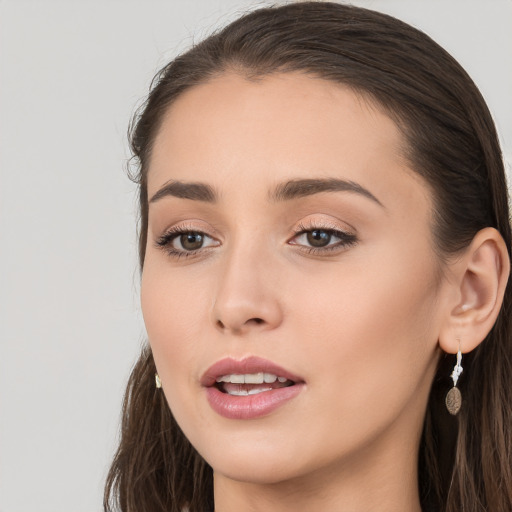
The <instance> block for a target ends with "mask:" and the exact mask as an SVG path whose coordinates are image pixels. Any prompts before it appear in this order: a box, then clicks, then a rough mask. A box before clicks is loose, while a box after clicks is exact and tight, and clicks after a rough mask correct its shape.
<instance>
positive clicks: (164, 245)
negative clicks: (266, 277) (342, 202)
mask: <svg viewBox="0 0 512 512" xmlns="http://www.w3.org/2000/svg"><path fill="white" fill-rule="evenodd" d="M313 231H322V232H324V233H327V234H328V235H330V236H331V237H332V236H334V237H336V238H339V239H340V241H339V242H336V243H334V244H329V245H327V246H325V247H308V246H305V245H302V244H297V243H291V244H290V245H295V246H297V247H298V248H299V250H301V251H304V252H307V253H308V254H319V255H321V254H326V253H329V252H333V251H340V249H345V248H348V247H352V246H353V245H355V244H356V243H357V242H358V238H357V236H356V235H354V234H352V233H347V232H345V231H340V230H339V229H337V228H335V227H331V226H325V225H324V226H321V225H309V226H306V225H304V224H299V226H298V227H297V230H296V231H295V233H294V235H293V237H292V238H291V240H294V239H296V238H298V237H300V236H302V235H305V234H307V233H311V232H313ZM186 234H196V235H202V236H204V237H207V238H211V239H213V237H211V236H210V235H208V234H207V233H205V232H203V231H199V230H197V229H194V228H193V227H187V226H179V227H172V228H170V229H168V230H167V231H166V232H165V233H164V234H163V235H161V236H160V237H159V238H158V239H157V240H156V246H157V247H159V248H161V249H163V250H165V252H166V253H167V254H168V255H169V256H171V257H172V258H176V259H180V258H190V257H194V256H199V255H200V254H201V253H203V252H205V251H208V250H210V247H209V246H207V247H201V248H199V249H196V250H190V251H187V250H182V249H175V248H174V247H173V246H172V242H173V241H174V240H176V238H178V237H180V236H182V235H186ZM288 243H290V242H288ZM216 246H217V245H214V246H213V247H216Z"/></svg>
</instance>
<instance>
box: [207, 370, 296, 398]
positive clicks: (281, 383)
mask: <svg viewBox="0 0 512 512" xmlns="http://www.w3.org/2000/svg"><path fill="white" fill-rule="evenodd" d="M294 384H295V382H294V381H292V380H290V379H288V378H286V377H283V376H279V375H275V374H273V373H264V372H258V373H245V374H240V373H232V374H228V375H222V376H220V377H217V378H216V379H215V384H214V386H215V387H216V388H217V389H218V390H219V391H221V392H222V393H226V394H228V395H231V396H249V395H258V394H260V393H266V392H268V391H272V390H274V389H280V388H287V387H290V386H293V385H294Z"/></svg>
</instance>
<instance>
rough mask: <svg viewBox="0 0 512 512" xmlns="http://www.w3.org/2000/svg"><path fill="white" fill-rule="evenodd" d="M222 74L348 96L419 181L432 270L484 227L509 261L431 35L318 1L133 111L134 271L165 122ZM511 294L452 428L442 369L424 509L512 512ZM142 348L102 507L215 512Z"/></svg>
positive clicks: (168, 70) (506, 226)
mask: <svg viewBox="0 0 512 512" xmlns="http://www.w3.org/2000/svg"><path fill="white" fill-rule="evenodd" d="M226 71H235V72H237V73H240V74H242V75H243V76H245V77H246V78H247V79H249V80H252V79H255V78H258V77H262V76H265V75H268V74H270V73H275V72H288V71H301V72H304V73H308V74H312V75H314V76H317V77H321V78H323V79H326V80H330V81H333V82H336V83H340V84H344V85H345V86H349V87H351V88H352V89H354V90H355V91H357V92H358V93H360V94H363V95H365V96H367V97H369V98H370V99H371V100H372V101H374V102H375V103H376V104H377V105H380V107H381V108H383V109H384V111H386V112H387V113H388V114H389V115H390V116H391V117H392V118H393V119H394V121H395V122H396V123H397V125H398V127H399V128H400V130H401V132H402V134H403V138H404V140H405V143H406V144H405V146H406V147H405V149H404V151H405V154H406V157H407V158H408V160H409V163H410V166H411V168H412V169H414V170H415V171H416V172H417V173H418V174H420V175H421V176H422V177H423V178H424V179H425V180H426V182H427V183H428V184H429V186H430V188H431V190H432V194H433V200H434V220H433V226H432V229H433V233H434V236H435V244H436V250H437V253H438V255H439V258H441V260H443V259H446V257H447V256H449V255H450V254H454V253H456V252H458V251H460V250H462V249H464V248H465V247H467V245H468V244H469V243H470V241H471V240H472V238H473V237H474V235H475V234H476V233H477V231H479V230H480V229H482V228H484V227H487V226H492V227H495V228H496V229H497V230H498V231H499V232H500V233H501V235H502V236H503V238H504V240H505V243H506V245H507V247H508V251H509V256H510V247H511V233H510V219H509V210H508V199H507V186H506V181H505V173H504V168H503V160H502V156H501V152H500V147H499V143H498V139H497V135H496V130H495V127H494V124H493V121H492V119H491V116H490V114H489V111H488V109H487V106H486V104H485V102H484V100H483V98H482V97H481V95H480V93H479V91H478V89H477V87H476V86H475V84H474V83H473V82H472V80H471V79H470V78H469V76H468V75H467V74H466V72H465V71H464V70H463V69H462V68H461V66H460V65H459V64H458V63H457V62H456V61H455V60H454V59H453V58H452V57H451V56H450V55H449V54H448V53H447V52H446V51H445V50H443V49H442V48H441V47H440V46H439V45H437V44H436V43H435V42H434V41H432V40H431V39H430V38H429V37H428V36H427V35H425V34H424V33H422V32H420V31H419V30H416V29H414V28H412V27H410V26H409V25H407V24H405V23H403V22H401V21H399V20H397V19H395V18H392V17H390V16H387V15H385V14H381V13H377V12H373V11H370V10H366V9H362V8H357V7H353V6H347V5H340V4H335V3H328V2H299V3H292V4H289V5H284V6H280V7H271V8H262V9H259V10H257V11H254V12H251V13H249V14H246V15H244V16H242V17H241V18H240V19H238V20H236V21H235V22H233V23H231V24H230V25H228V26H227V27H226V28H224V29H223V30H221V31H219V32H217V33H215V34H213V35H212V36H210V37H208V38H207V39H206V40H204V41H203V42H201V43H199V44H197V45H195V46H194V47H193V48H191V49H190V50H189V51H187V52H186V53H184V54H183V55H181V56H179V57H177V58H176V59H174V60H173V61H172V62H170V63H169V64H168V65H167V66H165V67H164V68H163V69H162V70H161V71H160V72H159V73H158V75H157V76H156V77H155V80H154V82H153V84H152V87H151V90H150V93H149V96H148V98H147V101H146V102H145V104H144V105H143V106H142V108H141V109H140V110H139V112H138V113H137V114H136V116H135V118H134V121H133V124H132V126H131V129H130V141H131V147H132V151H133V155H134V158H135V162H136V164H137V171H136V175H135V176H134V179H135V180H136V182H137V184H138V186H139V200H140V225H139V256H140V265H141V268H142V267H143V265H144V255H145V247H146V238H147V224H148V197H147V172H148V167H149V161H150V157H151V150H152V144H153V142H154V140H155V135H156V134H157V132H158V130H159V127H160V124H161V122H162V118H163V116H164V114H165V113H166V111H167V109H168V107H169V105H171V104H172V102H173V101H174V100H175V99H176V98H177V97H178V96H179V95H180V94H181V93H182V92H183V91H185V90H187V89H189V88H191V87H193V86H194V85H197V84H201V83H205V82H207V81H208V80H209V79H210V78H212V77H214V76H216V75H219V74H222V73H223V72H226ZM511 300H512V297H511V285H510V282H509V283H508V285H507V288H506V292H505V298H504V304H503V307H502V310H501V312H500V314H499V316H498V319H497V321H496V324H495V325H494V327H493V329H492V331H491V332H490V333H489V335H488V337H487V339H486V340H485V341H484V342H483V343H482V344H481V345H480V346H479V347H478V348H477V349H475V350H474V351H473V352H472V353H471V354H468V355H467V356H466V357H465V365H464V368H465V371H464V373H463V375H462V377H461V379H460V381H459V387H460V388H461V390H462V393H463V397H464V403H463V407H462V410H461V412H460V413H459V415H458V416H457V417H456V418H453V417H451V416H450V415H449V414H448V413H447V411H446V410H445V407H444V403H443V400H444V395H445V394H446V391H447V390H448V389H449V387H450V382H449V374H450V370H451V366H453V358H452V357H450V356H445V357H443V358H442V359H441V361H440V363H439V368H438V372H437V375H436V377H435V379H434V382H433V385H432V391H431V396H430V398H429V403H428V408H427V414H426V418H425V424H424V431H423V436H422V441H421V446H420V453H419V479H420V481H419V486H420V494H421V502H422V506H423V508H424V510H436V511H445V512H460V511H465V512H484V511H486V512H506V511H510V510H512V453H511V452H512V439H511V435H512V425H511V419H512V364H511V363H512V334H511V323H510V317H511ZM154 374H155V365H154V361H153V357H152V354H151V350H150V348H149V347H147V346H146V347H145V348H144V350H143V352H142V354H141V356H140V358H139V360H138V362H137V363H136V365H135V367H134V369H133V372H132V374H131V377H130V380H129V383H128V387H127V391H126V395H125V399H124V406H123V419H122V430H121V440H120V444H119V448H118V450H117V453H116V455H115V458H114V461H113V463H112V467H111V469H110V472H109V475H108V478H107V482H106V488H105V497H104V507H105V510H108V511H110V510H115V509H119V510H122V511H123V512H144V511H147V512H164V511H165V512H179V511H181V510H183V509H184V508H185V507H188V509H189V510H190V512H204V511H206V510H213V483H212V480H213V478H212V470H211V468H210V467H209V466H208V465H207V464H206V463H205V462H204V460H203V459H202V458H201V457H200V455H199V454H198V453H197V452H196V451H195V449H194V448H193V447H192V446H191V445H190V443H189V442H188V440H187V438H186V437H185V436H184V434H183V433H182V432H181V430H180V428H179V427H178V425H177V424H176V422H175V420H174V418H173V416H172V413H171V411H170V410H169V407H168V405H167V403H166V401H165V398H164V395H163V394H162V393H161V392H160V391H159V390H156V389H155V385H154Z"/></svg>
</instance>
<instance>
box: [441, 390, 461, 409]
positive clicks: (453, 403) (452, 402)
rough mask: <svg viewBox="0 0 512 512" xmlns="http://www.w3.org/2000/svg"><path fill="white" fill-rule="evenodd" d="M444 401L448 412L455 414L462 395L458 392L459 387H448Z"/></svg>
mask: <svg viewBox="0 0 512 512" xmlns="http://www.w3.org/2000/svg"><path fill="white" fill-rule="evenodd" d="M445 402H446V408H447V409H448V412H449V413H450V414H452V415H453V416H455V415H456V414H457V413H458V412H459V411H460V406H461V405H462V395H461V394H460V390H459V388H457V387H455V386H454V387H453V388H452V389H450V391H448V394H447V395H446V400H445Z"/></svg>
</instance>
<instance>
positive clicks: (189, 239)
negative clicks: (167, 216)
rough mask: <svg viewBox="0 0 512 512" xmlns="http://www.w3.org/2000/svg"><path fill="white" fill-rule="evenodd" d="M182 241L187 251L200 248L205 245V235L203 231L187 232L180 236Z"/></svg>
mask: <svg viewBox="0 0 512 512" xmlns="http://www.w3.org/2000/svg"><path fill="white" fill-rule="evenodd" d="M180 242H181V246H182V247H183V249H186V250H187V251H193V250H195V249H200V248H201V246H202V245H203V235H201V233H186V234H184V235H181V236H180Z"/></svg>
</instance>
